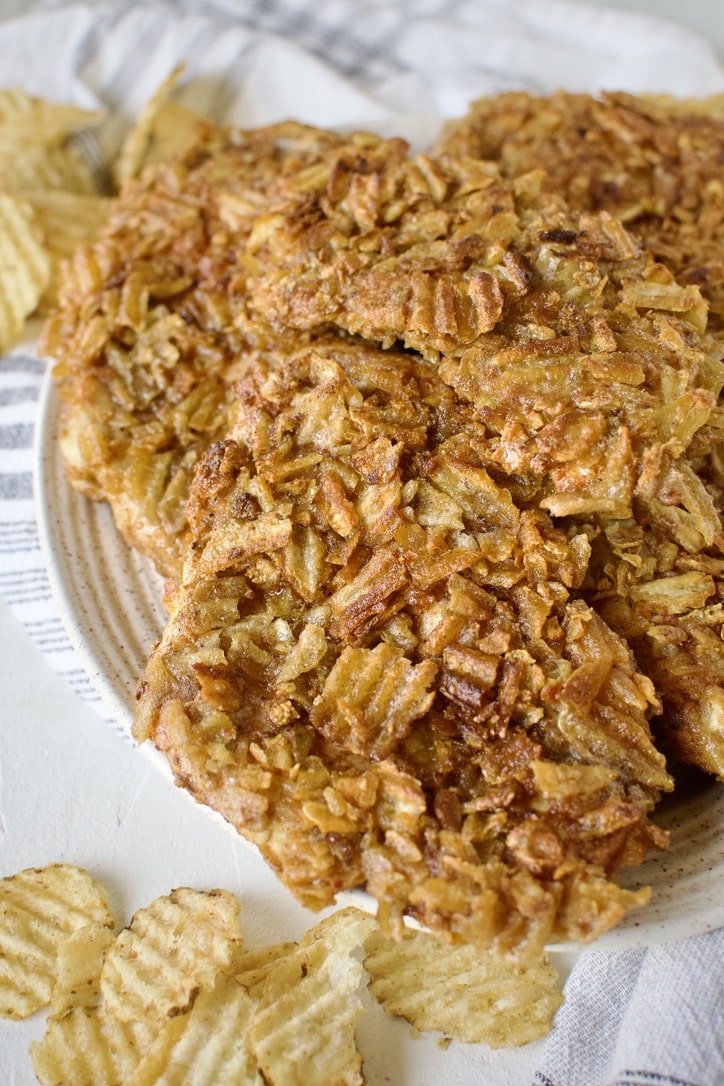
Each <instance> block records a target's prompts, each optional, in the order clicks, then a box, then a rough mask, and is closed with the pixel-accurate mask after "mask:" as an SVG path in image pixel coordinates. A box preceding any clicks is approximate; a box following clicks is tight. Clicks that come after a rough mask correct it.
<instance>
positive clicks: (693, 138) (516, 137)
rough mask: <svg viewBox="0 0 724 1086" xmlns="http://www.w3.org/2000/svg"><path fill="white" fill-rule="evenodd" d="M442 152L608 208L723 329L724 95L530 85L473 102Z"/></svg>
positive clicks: (589, 207)
mask: <svg viewBox="0 0 724 1086" xmlns="http://www.w3.org/2000/svg"><path fill="white" fill-rule="evenodd" d="M436 151H437V153H447V154H450V155H453V156H454V157H462V158H465V157H471V158H474V159H485V160H489V161H495V162H496V163H497V164H498V165H499V166H500V168H501V171H502V172H503V174H504V175H505V176H506V177H517V176H519V175H522V174H526V173H528V172H529V171H530V170H543V171H544V172H545V187H546V188H547V189H548V190H549V191H551V192H556V193H560V194H561V195H563V196H564V197H565V199H566V201H567V202H568V204H569V205H570V207H571V208H572V209H574V210H576V209H577V210H581V211H602V210H603V211H609V212H610V213H611V214H612V215H615V216H616V217H617V218H618V219H620V220H621V221H622V222H624V223H625V224H626V226H627V228H628V229H629V230H630V232H631V233H632V234H633V235H634V236H635V237H636V238H637V239H638V240H639V241H641V243H642V244H643V245H644V246H645V247H646V248H647V249H649V250H650V251H651V252H652V253H653V255H654V257H655V258H656V259H657V260H660V261H661V262H662V263H663V264H665V265H666V266H667V267H669V268H670V269H671V271H672V272H673V273H674V275H675V276H676V278H677V280H678V282H680V283H681V284H682V285H687V284H691V283H694V284H696V285H697V286H699V287H701V290H702V293H703V294H704V296H705V297H706V299H707V301H708V303H709V307H710V312H711V317H712V322H713V324H714V325H715V326H716V328H717V329H719V330H720V331H722V330H724V241H723V240H722V239H723V238H724V182H723V181H722V166H723V165H724V96H722V95H719V96H717V97H714V98H710V99H700V100H697V99H690V100H677V99H673V98H667V97H665V96H659V97H656V96H651V95H642V96H635V95H632V94H624V93H604V94H602V95H601V96H600V98H596V97H593V96H591V95H587V94H572V93H568V92H566V91H556V92H555V93H554V94H552V95H549V96H545V97H537V96H534V95H531V94H527V93H524V92H512V93H508V94H500V95H497V96H494V97H488V98H481V99H480V100H479V101H477V102H474V103H473V105H472V106H471V108H470V110H469V112H468V113H467V115H466V116H464V117H462V118H461V119H459V120H455V121H452V122H450V123H449V124H448V125H447V126H446V128H445V129H444V131H443V133H442V135H441V137H440V139H439V140H438V141H437V144H436Z"/></svg>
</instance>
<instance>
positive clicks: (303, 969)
mask: <svg viewBox="0 0 724 1086" xmlns="http://www.w3.org/2000/svg"><path fill="white" fill-rule="evenodd" d="M376 926H377V925H376V922H375V921H374V920H373V919H372V918H371V917H370V916H367V915H366V914H365V913H363V912H362V911H361V910H358V909H354V908H348V909H341V910H339V911H338V912H336V913H333V914H332V915H331V916H330V917H328V918H327V919H326V920H322V921H320V922H319V923H318V924H317V925H315V927H314V928H312V930H311V931H310V932H308V933H307V935H306V936H305V937H304V939H303V940H302V941H301V943H300V944H299V946H298V948H297V949H296V950H295V951H293V952H292V953H291V954H289V955H287V956H286V957H284V958H282V959H280V961H279V963H278V964H277V965H276V967H275V968H274V969H272V971H271V972H270V974H269V976H268V978H267V980H266V983H265V984H264V988H263V991H262V995H261V999H260V1001H259V1005H258V1007H257V1009H256V1011H255V1013H254V1018H253V1020H252V1025H251V1042H252V1046H253V1049H254V1053H255V1055H256V1058H257V1060H258V1061H259V1067H260V1069H261V1072H262V1075H263V1079H264V1082H266V1083H268V1084H270V1086H277V1084H278V1086H333V1084H334V1086H357V1084H358V1083H359V1084H361V1083H363V1082H364V1079H363V1076H362V1056H361V1054H360V1052H359V1050H358V1048H357V1044H356V1041H355V1036H354V1029H355V1024H356V1022H357V1021H358V1019H359V1018H360V1016H361V1015H362V1013H363V1005H362V1002H361V1000H360V997H359V989H360V987H361V985H362V982H363V976H364V974H363V969H362V965H361V963H360V962H359V961H358V960H357V959H356V958H355V957H354V956H353V954H352V951H353V950H354V948H355V947H356V946H359V945H360V944H361V943H362V942H363V940H364V938H365V935H367V934H369V933H370V932H371V931H372V930H374V928H376Z"/></svg>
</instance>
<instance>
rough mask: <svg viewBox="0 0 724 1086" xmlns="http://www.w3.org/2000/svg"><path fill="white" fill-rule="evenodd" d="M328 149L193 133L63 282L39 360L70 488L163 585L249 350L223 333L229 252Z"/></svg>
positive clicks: (290, 127) (311, 138)
mask: <svg viewBox="0 0 724 1086" xmlns="http://www.w3.org/2000/svg"><path fill="white" fill-rule="evenodd" d="M340 140H341V137H339V136H336V135H334V134H332V133H330V132H326V131H324V130H322V129H313V128H309V127H305V126H302V125H296V124H292V123H289V124H282V125H275V126H271V127H269V128H266V129H261V130H258V131H254V132H239V131H235V130H222V129H218V128H215V127H214V126H213V125H202V126H201V127H200V135H199V139H198V142H197V143H196V144H195V145H194V147H193V148H192V149H191V150H189V151H188V152H187V153H186V154H185V156H184V157H183V158H182V159H180V160H177V161H174V162H172V163H161V164H158V165H154V166H150V167H148V168H147V169H146V170H145V171H144V173H143V175H142V176H141V177H140V178H139V179H138V180H135V181H131V182H129V183H128V184H127V185H126V187H125V189H124V190H123V192H122V194H121V196H120V199H119V200H118V201H116V203H115V205H114V211H113V214H112V215H111V219H110V222H109V223H108V226H107V227H106V229H105V230H104V231H103V234H102V237H101V240H100V241H99V242H98V243H97V244H95V245H93V246H89V247H84V248H81V249H79V250H78V252H77V253H76V256H75V259H74V260H73V262H72V264H71V265H70V267H69V268H68V269H67V270H66V274H65V279H64V284H63V289H62V292H61V296H60V301H59V307H58V309H57V311H56V312H55V314H54V315H53V316H52V318H51V319H50V320H49V322H48V323H47V325H46V328H45V330H44V334H43V338H42V342H41V350H42V351H43V352H44V353H46V354H48V355H50V356H51V357H52V358H53V359H54V360H55V362H56V367H55V376H56V377H57V379H58V382H59V385H58V387H59V389H60V393H61V395H62V397H63V399H64V401H65V410H64V418H63V432H62V438H61V441H62V448H63V453H64V456H65V461H66V465H67V468H68V475H69V478H70V480H71V482H72V483H73V485H74V486H76V487H77V488H78V489H80V490H81V491H83V493H85V494H87V495H88V496H89V497H91V498H94V499H97V500H106V501H109V502H110V504H111V507H112V509H113V513H114V516H115V519H116V523H117V525H118V527H119V529H120V531H121V532H122V533H123V534H124V535H125V537H126V538H127V539H128V540H129V542H130V543H131V544H132V545H133V546H135V547H137V548H138V549H139V550H141V551H142V552H144V553H145V554H148V555H150V556H151V557H152V559H153V560H154V562H155V563H156V565H157V566H158V567H159V568H160V569H161V570H162V571H163V572H164V573H166V574H170V575H177V574H178V572H179V569H180V563H181V555H182V554H183V546H184V537H185V533H186V518H185V503H186V498H187V495H188V487H189V483H190V479H191V475H192V473H193V469H194V466H195V464H196V463H197V461H198V459H199V457H200V455H201V454H202V453H203V452H204V451H205V450H206V449H207V448H208V446H209V444H210V443H211V442H212V441H215V440H218V439H219V438H221V437H223V435H224V434H225V433H226V429H227V421H226V417H227V410H228V405H229V402H230V398H231V395H230V391H229V385H230V382H232V381H233V380H236V379H237V378H238V377H239V375H240V373H241V372H243V368H244V366H245V358H246V356H247V354H248V353H249V351H250V350H251V349H252V347H253V344H250V343H249V342H248V341H247V340H246V339H245V338H244V336H243V335H242V334H241V333H240V332H239V330H238V329H237V328H236V327H235V324H234V315H235V307H236V305H237V303H238V296H239V294H240V292H241V291H242V290H243V281H244V275H245V269H244V266H243V263H242V262H240V261H239V259H238V255H239V249H240V248H241V247H242V246H243V244H244V238H245V236H246V234H248V232H249V230H250V228H251V223H252V221H253V218H254V215H255V213H256V210H257V207H258V205H259V204H260V203H263V201H264V199H265V198H266V190H267V188H268V187H269V186H270V185H272V184H273V183H274V182H275V181H276V180H277V178H279V177H283V175H284V173H285V171H287V170H289V171H295V170H297V169H299V168H301V167H302V166H303V165H304V164H306V163H307V162H309V161H313V160H314V159H315V158H316V157H317V156H318V155H319V154H320V153H322V152H323V150H324V149H325V148H327V147H329V146H332V145H334V144H336V143H339V142H340ZM231 220H233V224H232V225H230V222H231Z"/></svg>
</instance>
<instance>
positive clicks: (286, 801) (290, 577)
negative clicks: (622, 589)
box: [134, 338, 672, 960]
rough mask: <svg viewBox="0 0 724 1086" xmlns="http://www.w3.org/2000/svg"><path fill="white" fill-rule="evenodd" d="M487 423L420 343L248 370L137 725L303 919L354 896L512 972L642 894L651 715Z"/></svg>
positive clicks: (211, 473)
mask: <svg viewBox="0 0 724 1086" xmlns="http://www.w3.org/2000/svg"><path fill="white" fill-rule="evenodd" d="M490 443H491V437H490V434H489V431H488V429H487V427H486V426H485V424H484V423H483V422H482V421H481V418H480V416H479V414H478V412H477V411H476V410H475V409H474V408H473V407H472V406H471V404H470V403H468V402H466V401H465V400H463V399H462V398H460V397H459V396H458V395H456V393H455V392H454V391H453V389H452V388H451V387H450V386H449V385H447V384H445V382H443V381H442V380H441V378H440V376H439V373H438V370H437V369H436V367H435V366H434V365H431V364H430V363H428V362H426V361H424V360H423V359H421V358H420V357H419V356H417V355H415V354H414V353H412V352H401V351H397V350H381V349H377V348H374V347H372V346H370V345H369V344H366V343H364V342H362V341H360V340H356V339H349V340H347V341H345V340H343V339H339V338H331V339H330V338H325V339H324V340H322V341H320V342H317V343H313V344H311V345H309V346H307V347H305V348H303V349H300V350H297V351H296V352H295V353H291V354H290V355H289V356H287V355H286V354H282V355H281V356H278V355H277V356H274V357H269V358H267V359H265V360H263V361H262V360H260V361H259V363H258V364H257V365H256V366H255V367H254V369H253V371H252V372H250V373H249V375H248V376H247V377H246V378H245V379H244V380H243V381H242V382H241V383H240V384H239V386H238V387H237V389H236V402H235V404H234V407H233V410H232V415H231V426H230V430H229V433H228V435H227V437H226V438H225V439H224V440H223V441H221V442H218V443H216V444H214V445H213V446H212V447H211V448H210V449H209V451H208V452H207V454H206V456H205V457H204V459H203V460H202V461H201V463H200V465H199V468H198V470H197V473H196V477H195V480H194V483H193V486H192V490H191V497H190V501H189V505H188V516H189V523H190V526H191V543H190V546H189V549H188V551H187V557H186V561H185V565H184V572H183V577H182V579H181V582H180V585H179V587H178V588H177V590H176V591H175V593H174V594H173V597H172V600H171V611H170V621H169V624H168V626H167V628H166V630H165V632H164V634H163V636H162V638H161V639H160V642H159V643H158V645H157V646H156V648H155V650H154V651H153V653H152V655H151V657H150V660H149V663H148V666H147V669H146V672H145V676H144V678H143V680H142V682H141V684H140V686H139V691H138V712H137V716H136V720H135V723H134V735H135V737H136V739H137V740H138V741H139V742H143V741H145V740H148V739H151V740H152V741H153V743H154V744H155V745H156V747H157V748H158V749H159V750H161V751H163V753H164V754H165V756H166V757H167V758H168V761H169V763H170V765H171V767H172V769H173V773H174V775H175V778H176V780H177V782H178V783H179V784H180V785H182V786H183V787H185V788H187V789H188V790H189V791H190V792H191V793H192V794H193V795H194V796H195V797H196V798H197V799H198V800H199V801H201V802H203V803H204V804H207V805H209V806H211V807H213V808H214V809H216V810H217V811H218V812H220V813H221V814H222V815H223V816H224V818H226V819H227V820H228V821H229V822H230V823H231V824H232V825H233V826H234V827H235V828H236V829H237V830H238V831H239V833H240V834H242V835H243V836H244V837H245V838H247V839H248V840H250V841H252V842H254V843H255V844H256V845H257V846H258V847H259V849H260V850H261V852H262V854H263V855H264V857H265V858H266V860H267V861H268V862H269V864H270V865H271V867H272V868H273V869H274V870H275V871H276V872H277V874H278V875H279V877H280V878H281V879H282V880H283V882H284V883H285V884H286V885H287V886H288V887H289V889H290V890H291V891H292V892H293V893H294V894H295V895H296V896H297V897H298V898H299V900H300V901H302V902H303V903H304V904H305V905H307V906H310V907H312V908H321V907H323V906H326V905H328V904H330V903H331V902H332V901H333V900H334V897H335V894H337V893H338V892H339V891H341V890H346V889H350V888H353V887H365V888H366V889H367V890H368V891H369V893H370V894H372V895H373V897H374V898H375V899H376V900H377V903H378V907H379V912H380V916H381V918H382V920H383V921H384V923H385V924H386V925H387V926H388V928H389V929H391V930H393V931H394V930H396V929H398V928H399V925H400V924H401V922H402V918H403V916H405V915H409V916H412V917H415V918H417V919H418V920H419V921H421V922H422V923H423V924H424V925H425V926H427V927H429V928H431V929H433V930H437V931H439V932H443V933H446V934H447V935H453V936H456V937H462V938H464V939H466V940H469V941H472V942H474V943H477V944H479V945H481V946H488V945H492V946H495V947H497V949H498V950H500V951H502V952H505V953H509V954H511V955H513V956H514V957H517V958H518V959H519V960H525V959H526V958H528V957H532V956H534V955H535V954H536V953H538V952H539V951H540V949H541V948H542V947H543V945H544V944H545V943H547V942H548V941H550V940H551V939H558V938H562V939H573V940H583V941H587V940H589V939H592V938H595V937H596V936H597V935H599V934H600V933H601V932H603V931H605V930H606V929H607V928H609V927H610V926H611V925H613V924H615V923H616V922H617V921H618V920H619V919H620V918H621V917H622V916H623V915H624V914H625V913H626V912H627V911H628V910H629V909H631V908H633V907H636V906H637V905H640V904H642V903H643V902H644V901H645V900H646V897H647V894H646V891H645V890H643V891H631V890H627V889H623V888H621V887H620V886H619V885H618V884H617V881H616V880H617V872H618V871H619V869H620V868H621V867H622V866H625V865H630V864H637V863H639V862H640V861H641V860H642V859H643V858H644V856H645V854H646V853H647V851H648V850H649V849H651V848H656V847H663V846H665V844H666V837H665V835H664V834H663V833H662V832H661V831H660V830H658V829H657V828H656V827H655V825H654V824H652V823H651V822H650V820H649V815H650V813H651V811H652V809H653V807H654V804H655V803H656V801H657V799H658V797H659V795H660V792H661V791H662V790H663V791H666V790H669V789H670V787H671V785H672V782H671V778H670V777H669V775H668V773H667V770H666V766H665V762H664V758H663V756H662V755H661V753H660V752H659V751H658V750H657V749H656V747H655V746H654V744H653V742H652V738H651V733H650V728H649V718H650V717H651V715H652V713H654V712H655V711H656V710H657V709H658V702H657V698H656V694H655V691H654V688H653V685H652V683H651V682H650V680H649V679H648V678H647V677H646V676H645V675H643V674H642V673H641V672H640V670H639V669H638V668H637V667H636V664H635V662H634V659H633V656H632V654H631V651H630V649H629V647H628V645H627V644H626V642H625V641H624V640H623V639H622V638H621V637H619V636H617V635H616V634H615V633H614V632H613V631H611V630H610V629H609V628H608V627H607V626H606V625H605V623H604V622H603V621H602V620H601V618H600V617H599V616H598V615H597V614H596V613H595V611H593V610H592V608H591V607H590V606H588V605H587V604H586V603H585V602H584V601H582V600H581V599H580V598H578V589H579V587H580V585H581V584H582V583H583V581H584V579H585V577H586V572H587V569H588V565H589V559H590V539H589V537H588V535H587V534H586V533H585V532H582V533H572V532H568V533H566V532H564V531H563V530H561V529H560V528H557V527H556V526H555V525H554V523H553V521H552V519H551V517H550V515H549V514H548V512H547V511H545V510H544V509H542V508H540V506H539V505H529V504H526V503H524V502H522V501H516V500H514V498H513V496H512V494H511V491H510V490H509V489H507V488H506V487H505V486H504V485H501V483H500V482H499V481H496V478H495V477H494V475H493V474H491V472H490V471H488V470H487V468H486V466H485V461H486V460H487V459H490V458H489V457H488V456H487V454H486V450H487V449H488V447H489V446H490Z"/></svg>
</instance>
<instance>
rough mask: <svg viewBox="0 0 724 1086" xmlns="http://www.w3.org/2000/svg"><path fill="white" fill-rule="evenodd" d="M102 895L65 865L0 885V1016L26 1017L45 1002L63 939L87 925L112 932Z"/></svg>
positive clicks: (86, 877)
mask: <svg viewBox="0 0 724 1086" xmlns="http://www.w3.org/2000/svg"><path fill="white" fill-rule="evenodd" d="M113 923H114V921H113V916H112V914H111V911H110V907H109V905H108V896H107V894H106V892H105V890H104V889H103V888H102V887H101V886H99V885H98V883H96V882H94V880H93V879H92V878H91V877H90V875H89V874H88V873H87V872H86V871H83V870H82V869H81V868H78V867H74V866H72V865H71V864H51V865H50V866H49V867H44V868H29V869H28V870H26V871H21V872H20V873H19V874H17V875H12V876H10V877H8V878H6V879H2V881H0V1015H2V1016H3V1017H4V1018H16V1019H17V1018H27V1017H28V1016H29V1015H31V1014H33V1013H34V1012H35V1011H37V1010H39V1009H40V1008H41V1007H45V1006H47V1004H48V1003H49V1002H50V999H51V996H52V993H53V985H54V980H55V973H56V969H57V962H58V955H59V951H60V948H61V946H62V944H63V942H64V940H65V939H67V937H68V936H69V935H70V934H71V933H72V932H74V931H76V930H77V929H79V928H83V927H85V926H86V925H88V924H97V925H100V926H101V927H106V928H112V927H113Z"/></svg>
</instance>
